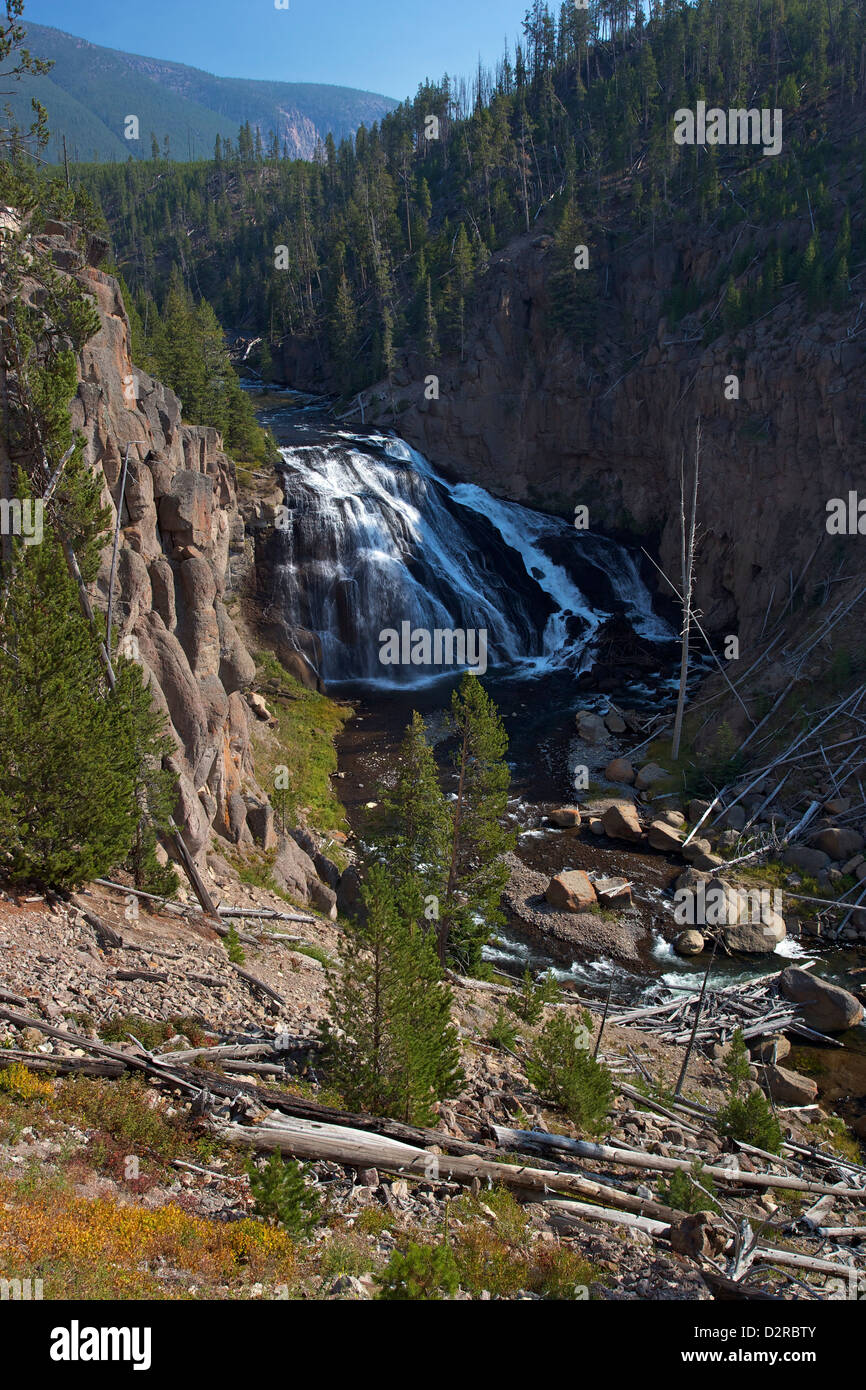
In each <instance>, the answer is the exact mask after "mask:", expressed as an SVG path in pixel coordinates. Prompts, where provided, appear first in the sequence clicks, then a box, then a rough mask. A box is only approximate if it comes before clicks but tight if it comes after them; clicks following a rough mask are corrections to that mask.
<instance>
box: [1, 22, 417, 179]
mask: <svg viewBox="0 0 866 1390" xmlns="http://www.w3.org/2000/svg"><path fill="white" fill-rule="evenodd" d="M26 28H27V43H28V45H29V47H30V49H31V52H32V53H33V54H34V55H35V56H37V57H39V58H47V59H51V60H52V61H53V62H54V67H53V68H52V69H51V72H50V73H49V74H48V76H47V77H39V78H33V77H26V78H24V79H23V80H22V81H21V82H20V83H16V84H15V85H14V88H13V89H12V91H11V94H10V95H8V96H5V95H4V104H5V103H6V102H8V104H9V105H10V106H11V108H12V111H13V115H14V116H15V118H16V119H17V120H18V121H19V122H22V123H25V122H26V121H27V119H28V116H29V111H30V98H31V96H35V97H38V99H39V100H40V101H41V102H42V103H43V105H44V106H45V107H46V108H47V109H48V115H49V124H50V126H51V142H50V144H49V148H48V158H49V159H51V160H53V161H57V160H59V159H60V158H62V149H63V144H62V137H63V135H64V134H65V135H66V140H67V147H68V149H69V155H70V158H72V159H75V160H81V161H89V160H109V161H110V160H126V159H128V158H129V156H130V155H133V157H135V158H139V159H148V158H150V155H151V144H152V140H151V136H152V135H155V136H156V138H157V140H158V141H159V145H160V150H162V149H163V148H164V142H165V138H166V137H168V140H169V149H170V152H171V156H172V158H174V159H182V160H186V159H190V158H192V159H210V158H212V156H213V152H214V145H215V142H216V137H217V136H218V135H219V136H220V137H221V138H223V139H225V138H226V137H228V138H230V139H232V140H235V139H236V138H237V133H238V128H239V126H241V125H242V124H244V122H246V121H249V123H250V125H251V126H252V127H253V128H258V129H259V130H260V131H261V134H262V139H263V141H265V142H266V143H267V141H268V138H269V136H270V134H271V132H272V131H273V132H275V133H276V134H277V136H278V138H279V141H280V148H281V149H282V147H283V145H285V146H286V147H287V149H288V152H289V154H290V155H291V156H293V157H295V158H301V159H310V158H312V155H313V152H314V150H315V148H316V144H317V142H318V141H319V140H324V138H325V136H326V135H327V134H328V132H329V131H330V132H331V134H332V135H333V136H334V139H335V140H336V141H337V143H338V144H339V141H340V140H341V139H342V138H343V137H344V136H348V135H352V134H354V132H355V131H356V130H357V128H358V126H359V125H362V124H363V125H366V126H370V125H372V123H373V122H374V121H378V120H381V118H382V116H384V115H385V114H386V112H388V111H391V110H393V108H394V107H395V106H396V105H397V102H396V101H394V100H393V99H392V98H390V97H386V96H382V95H380V94H379V93H376V92H365V91H359V90H356V89H355V88H353V87H336V86H329V85H326V84H323V83H312V82H270V81H258V80H255V79H247V78H240V77H216V76H214V75H213V74H212V73H208V72H204V71H202V70H200V69H198V68H192V67H187V66H186V65H185V64H183V63H172V62H168V61H164V60H163V59H160V58H148V57H144V56H142V55H140V54H136V53H124V52H122V51H120V50H119V49H114V48H102V47H101V46H100V45H99V44H93V43H90V42H89V41H88V40H87V39H81V38H77V37H76V36H75V35H73V34H66V33H64V32H63V31H62V30H60V29H54V28H49V27H48V26H46V25H42V24H28V25H27V26H26ZM131 115H134V116H137V117H138V121H139V137H140V138H139V139H138V140H129V139H126V138H125V134H124V122H125V120H126V118H127V116H131Z"/></svg>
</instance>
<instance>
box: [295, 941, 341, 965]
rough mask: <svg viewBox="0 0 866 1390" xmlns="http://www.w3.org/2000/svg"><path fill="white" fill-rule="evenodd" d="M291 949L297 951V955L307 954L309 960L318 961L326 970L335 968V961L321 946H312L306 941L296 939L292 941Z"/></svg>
mask: <svg viewBox="0 0 866 1390" xmlns="http://www.w3.org/2000/svg"><path fill="white" fill-rule="evenodd" d="M292 950H293V951H297V952H298V954H299V955H302V956H309V957H310V960H317V961H319V962H320V964H322V965H324V966H325V968H326V970H335V969H336V962H335V961H333V960H332V959H331V957H330V956H329V955H328V953H327V951H324V950H323V949H322V947H321V946H314V945H312V944H311V943H310V942H308V941H297V942H293V944H292Z"/></svg>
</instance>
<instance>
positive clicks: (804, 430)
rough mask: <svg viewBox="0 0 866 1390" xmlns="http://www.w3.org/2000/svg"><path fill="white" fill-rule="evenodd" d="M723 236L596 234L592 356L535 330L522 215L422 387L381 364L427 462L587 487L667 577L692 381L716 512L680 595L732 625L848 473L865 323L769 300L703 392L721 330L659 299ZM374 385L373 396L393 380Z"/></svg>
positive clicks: (551, 501)
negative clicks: (598, 289)
mask: <svg viewBox="0 0 866 1390" xmlns="http://www.w3.org/2000/svg"><path fill="white" fill-rule="evenodd" d="M735 235H736V232H735V231H732V232H731V234H730V237H727V236H724V237H722V238H721V239H720V238H719V236H718V234H717V232H715V231H709V230H707V232H706V233H703V232H702V231H700V230H698V229H696V228H695V227H693V226H683V227H682V228H679V229H675V230H674V231H672V233H671V235H670V236H666V237H665V239H664V240H663V241H662V240H660V239H659V240H657V241H656V244H655V245H651V244H650V241H649V239H648V238H647V239H646V240H644V241H643V242H642V243H640V244H639V246H637V247H635V246H632V245H629V246H628V247H623V248H622V249H621V250H615V249H612V248H609V247H607V246H599V248H598V254H599V256H600V257H601V258H602V260H603V261H604V265H603V266H602V268H601V270H600V274H599V279H600V281H601V282H603V283H604V286H605V295H604V299H603V300H602V301H601V313H600V317H601V318H602V319H603V327H602V328H601V330H600V337H599V341H598V343H597V345H596V347H595V350H594V353H593V354H592V355H591V354H590V353H589V352H588V351H587V349H586V348H585V347H584V346H583V345H581V346H580V347H577V346H573V345H571V344H570V343H569V342H568V341H566V339H565V338H564V337H563V336H561V335H559V334H557V333H556V332H554V331H552V329H551V315H552V310H553V309H554V307H555V306H554V302H553V291H552V286H553V285H554V284H555V279H554V277H553V276H552V273H551V272H552V265H553V261H554V257H555V249H554V245H553V239H552V237H549V236H544V235H538V234H537V233H534V232H531V231H530V232H528V233H527V234H525V235H523V236H521V237H519V238H516V239H515V240H513V241H512V242H510V243H509V244H508V245H507V246H506V247H505V248H503V249H502V250H501V251H499V252H497V253H496V254H494V255H493V256H491V258H490V263H489V266H488V270H487V273H486V274H485V276H484V277H483V280H482V281H481V282H480V285H479V290H478V296H477V300H476V303H475V306H474V308H473V311H472V314H471V322H470V323H469V325H468V328H467V338H466V343H465V349H464V354H463V359H462V360H460V361H458V360H457V359H456V357H455V358H454V359H449V360H447V361H445V362H441V363H440V364H438V370H439V373H440V392H439V397H438V399H437V400H435V401H428V400H426V399H425V395H424V375H425V371H424V364H423V362H416V361H414V360H412V361H407V362H405V363H403V364H401V365H399V366H398V369H397V377H396V380H397V384H398V388H399V394H400V396H401V397H402V398H403V399H404V400H406V401H408V402H409V404H408V407H407V408H406V409H405V410H403V412H402V413H401V416H400V433H401V435H402V436H403V438H405V439H407V440H408V441H409V442H410V443H411V444H414V445H415V446H416V447H417V448H419V449H421V450H422V451H423V452H424V453H425V454H427V456H428V457H429V458H430V459H431V460H432V461H433V462H434V463H435V464H437V465H440V466H442V467H444V468H446V469H449V470H451V471H453V472H454V473H456V474H457V476H458V477H460V478H461V479H463V480H465V481H468V482H475V483H478V484H480V485H481V486H483V487H486V488H488V489H490V491H492V492H493V493H495V494H497V495H500V496H505V497H508V498H511V499H513V500H515V501H522V502H525V503H528V504H529V505H531V506H537V507H541V508H547V509H550V510H553V511H558V512H559V513H560V514H561V515H562V516H571V515H573V510H574V503H575V500H576V497H577V493H578V491H579V493H580V496H581V498H590V497H591V499H592V518H593V525H596V524H597V525H598V526H599V527H601V528H603V529H606V530H616V529H620V528H621V529H623V530H626V529H628V530H629V531H631V532H632V533H634V534H640V535H644V536H646V535H653V534H655V535H658V536H659V538H660V564H661V566H662V568H663V569H664V570H665V571H666V573H668V574H674V573H675V572H677V573H678V571H679V561H680V536H679V511H678V507H677V506H676V505H674V503H675V500H676V499H677V498H678V496H679V491H678V489H679V481H678V468H679V446H677V447H673V446H672V441H674V440H679V439H681V436H682V427H681V426H682V422H681V419H680V412H679V410H678V408H677V403H678V401H679V400H680V397H681V394H682V390H683V383H684V382H686V381H690V382H691V381H694V387H693V390H692V396H691V399H692V401H693V407H694V411H695V412H696V415H697V416H699V417H700V418H701V419H702V420H703V421H704V422H705V428H704V458H705V468H704V473H703V477H704V479H705V482H706V485H705V487H704V485H703V483H702V509H703V514H704V515H705V516H710V517H712V518H713V519H714V520H713V528H712V534H711V535H708V536H707V537H706V539H705V542H704V544H703V545H702V548H701V565H700V574H699V575H698V577H697V591H696V594H695V603H696V605H697V606H698V607H700V608H701V609H702V610H703V613H704V614H705V615H706V616H705V618H704V619H702V621H703V622H704V625H705V626H706V627H707V629H708V630H710V631H712V630H716V631H725V632H734V631H736V632H738V633H739V634H740V638H741V641H744V640H745V641H747V640H751V639H752V637H754V636H756V635H757V633H758V632H759V631H760V627H761V624H762V623H763V620H764V614H765V612H766V609H767V604H768V602H769V601H770V599H771V596H772V590H773V585H774V583H776V582H777V580H778V576H779V575H780V574H787V573H788V571H789V569H790V568H791V567H793V568H794V571H795V573H796V574H798V573H799V572H800V569H801V568H802V566H803V564H805V561H806V560H807V558H808V557H809V553H810V551H811V550H812V547H813V544H814V541H813V540H812V539H811V538H810V535H809V534H806V532H807V531H808V528H803V527H802V525H801V524H800V518H802V516H804V515H812V516H824V515H825V514H826V504H827V499H828V498H831V497H837V496H840V495H844V489H845V488H847V486H848V484H845V483H844V481H843V480H845V479H846V478H849V477H850V476H851V474H850V462H849V461H850V459H851V458H852V457H854V456H856V451H857V449H858V448H860V447H862V442H863V421H862V412H861V411H860V409H859V406H858V404H857V383H858V382H859V381H862V379H863V377H864V375H866V338H864V337H863V335H861V336H860V337H859V338H856V339H853V340H849V339H848V338H847V335H846V327H847V324H848V319H847V317H845V316H843V315H835V314H831V313H825V314H822V315H820V316H818V317H817V318H814V317H813V318H811V319H810V317H809V315H808V310H807V308H806V306H805V304H803V303H802V302H798V300H799V297H798V298H797V299H795V300H793V301H791V303H790V305H788V306H786V305H781V306H779V307H778V308H777V309H775V310H774V311H773V312H772V313H770V314H769V315H768V316H767V317H765V318H764V319H763V320H760V321H758V322H756V323H754V324H752V325H751V326H750V327H749V328H748V329H746V330H744V331H743V333H742V335H740V334H738V335H737V339H736V341H737V342H738V343H740V344H741V348H742V352H743V353H744V354H745V357H744V362H745V364H746V366H745V370H744V371H743V372H742V373H741V374H740V376H739V385H740V392H741V396H740V401H739V403H738V406H737V408H736V410H733V411H732V410H731V409H730V406H729V403H728V402H726V401H725V399H724V396H723V392H722V391H721V389H720V383H721V382H722V381H723V380H724V377H725V375H726V373H728V372H729V371H731V370H732V368H731V365H730V364H731V352H732V340H731V338H730V337H729V336H728V335H727V334H725V333H722V334H721V335H720V336H719V337H717V338H716V339H715V341H714V342H712V343H711V344H709V345H707V344H706V343H704V342H703V341H702V339H701V335H700V333H699V332H695V331H693V330H692V329H691V327H689V328H688V329H687V325H690V324H691V320H689V319H687V320H684V321H683V322H682V323H678V324H677V325H676V326H674V325H673V324H670V323H669V322H668V321H667V320H666V318H665V317H663V315H664V313H665V309H664V307H663V306H664V305H665V303H666V302H667V301H668V300H669V296H670V295H671V294H672V293H673V292H674V290H675V288H676V286H677V285H681V284H683V283H685V282H686V281H694V282H696V283H706V282H707V281H708V280H709V279H710V278H711V277H712V275H713V272H714V270H715V268H716V267H717V266H718V265H719V264H720V263H721V257H722V256H726V255H727V254H728V253H729V250H730V249H731V248H732V247H733V244H734V240H733V239H734V236H735ZM695 326H697V321H695ZM633 354H636V356H634V357H633ZM599 373H600V375H599ZM294 379H295V380H296V382H297V383H298V384H301V383H300V381H298V379H297V378H294ZM377 390H380V391H381V395H382V409H383V410H388V409H389V408H390V406H389V404H388V402H389V400H390V397H391V394H392V393H391V391H390V389H389V388H388V387H387V384H385V383H383V384H382V386H381V388H377ZM746 421H748V422H749V424H750V426H752V427H753V437H752V438H751V439H750V438H749V437H748V436H747V432H746V428H745V426H744V422H746ZM850 485H851V486H853V482H852V483H851V484H850ZM734 556H736V561H734ZM818 562H819V564H820V563H821V560H820V558H819V561H818ZM824 563H825V564H826V568H827V572H829V569H830V561H829V559H827V560H826V561H825V562H824ZM660 587H661V582H660ZM777 597H778V595H777Z"/></svg>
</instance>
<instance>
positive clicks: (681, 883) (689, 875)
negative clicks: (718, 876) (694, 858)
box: [674, 864, 710, 888]
mask: <svg viewBox="0 0 866 1390" xmlns="http://www.w3.org/2000/svg"><path fill="white" fill-rule="evenodd" d="M709 879H710V876H709V874H708V873H706V872H705V871H704V870H703V869H696V868H695V867H694V865H692V864H690V865H689V867H688V868H687V869H683V871H682V873H681V874H680V876H679V878H678V879H677V880H676V882H675V883H674V888H696V887H697V886H698V884H699V883H708V882H709Z"/></svg>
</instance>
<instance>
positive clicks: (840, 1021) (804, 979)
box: [779, 965, 863, 1033]
mask: <svg viewBox="0 0 866 1390" xmlns="http://www.w3.org/2000/svg"><path fill="white" fill-rule="evenodd" d="M779 989H780V990H781V992H782V994H783V995H784V996H785V998H786V999H790V1000H791V1002H792V1003H794V1004H802V1005H803V1008H802V1009H801V1010H800V1014H799V1017H800V1018H801V1019H802V1020H803V1022H804V1023H805V1024H806V1026H807V1027H809V1028H814V1029H815V1030H816V1031H817V1032H818V1033H844V1032H845V1030H846V1029H847V1028H853V1027H854V1026H855V1024H857V1023H861V1022H862V1020H863V1005H862V1004H861V1003H860V1001H859V999H856V998H855V997H854V995H853V994H849V993H848V991H847V989H842V988H841V987H840V986H839V985H831V984H830V983H829V982H828V981H827V980H822V979H821V978H820V976H817V975H813V974H812V972H811V971H809V970H800V969H799V967H798V966H795V965H789V966H788V968H787V970H783V971H782V973H781V975H780V976H779Z"/></svg>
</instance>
